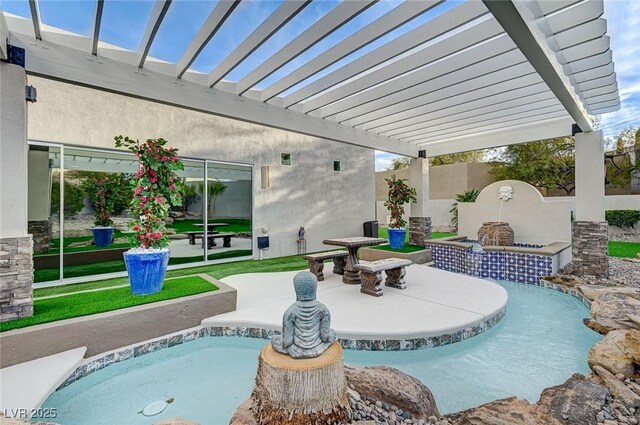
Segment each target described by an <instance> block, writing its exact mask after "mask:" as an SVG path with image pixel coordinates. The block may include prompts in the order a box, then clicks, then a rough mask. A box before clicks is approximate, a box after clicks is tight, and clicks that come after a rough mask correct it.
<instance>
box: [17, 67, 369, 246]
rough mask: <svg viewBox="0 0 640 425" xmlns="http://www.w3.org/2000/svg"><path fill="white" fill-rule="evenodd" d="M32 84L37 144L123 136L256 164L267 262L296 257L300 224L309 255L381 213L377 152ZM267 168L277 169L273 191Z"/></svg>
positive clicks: (88, 143) (93, 143) (48, 83)
mask: <svg viewBox="0 0 640 425" xmlns="http://www.w3.org/2000/svg"><path fill="white" fill-rule="evenodd" d="M29 84H32V85H34V86H35V87H36V88H37V90H38V102H37V103H35V104H32V105H30V109H29V127H28V134H29V138H30V139H31V140H40V141H48V142H58V143H65V144H70V145H79V146H85V147H100V148H113V137H114V136H115V135H118V134H122V135H128V136H130V137H134V138H140V139H146V138H156V137H163V138H165V139H167V140H169V142H170V144H171V145H172V146H175V147H177V148H179V150H180V154H181V155H182V156H185V157H193V158H203V159H210V160H221V161H230V162H241V163H247V164H252V165H254V169H253V194H254V223H253V232H254V240H255V236H257V235H259V234H261V229H262V228H266V229H268V233H269V236H270V241H271V248H270V250H269V251H268V252H267V253H266V255H265V256H266V257H275V256H280V255H289V254H295V253H296V238H297V231H298V228H299V226H305V228H306V238H307V251H317V250H322V249H328V248H329V247H327V246H325V245H323V244H322V240H323V239H325V238H328V237H341V236H356V235H361V234H362V222H364V221H367V220H372V219H373V218H374V216H375V185H374V151H373V150H369V149H365V148H361V147H355V146H350V145H346V144H342V143H337V142H332V141H327V140H322V139H318V138H315V137H310V136H305V135H301V134H296V133H292V132H288V131H282V130H278V129H272V128H267V127H264V126H259V125H254V124H250V123H245V122H241V121H237V120H232V119H228V118H224V117H217V116H213V115H208V114H204V113H201V112H197V111H191V110H186V109H180V108H176V107H173V106H168V105H164V104H159V103H152V102H148V101H144V100H140V99H136V98H131V97H125V96H122V95H117V94H113V93H108V92H104V91H98V90H94V89H89V88H85V87H80V86H75V85H70V84H65V83H61V82H57V81H53V80H47V79H43V78H38V77H33V76H31V77H29ZM211 101H212V102H215V101H216V99H215V98H214V97H213V96H212V98H211ZM281 152H286V153H291V154H292V162H293V164H292V165H291V166H283V165H280V153H281ZM334 160H339V161H341V165H342V171H341V172H334V171H333V161H334ZM262 165H268V166H270V183H271V184H270V187H269V188H267V189H261V188H260V166H262ZM254 252H255V247H254Z"/></svg>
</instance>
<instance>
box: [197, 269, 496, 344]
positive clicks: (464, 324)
mask: <svg viewBox="0 0 640 425" xmlns="http://www.w3.org/2000/svg"><path fill="white" fill-rule="evenodd" d="M296 273H298V272H295V271H293V272H281V273H252V274H241V275H235V276H230V277H227V278H225V279H223V280H222V281H223V282H224V283H226V284H227V285H229V286H231V287H233V288H235V289H236V290H237V291H238V301H237V309H236V311H234V312H231V313H227V314H222V315H218V316H214V317H210V318H207V319H205V320H203V321H202V325H203V326H229V327H261V328H265V329H274V330H276V329H280V328H281V326H282V313H283V312H284V311H285V310H286V309H287V307H288V306H289V305H291V303H293V301H294V300H295V294H294V291H293V285H292V281H293V276H294V275H295V274H296ZM406 280H407V289H405V290H400V289H395V288H390V287H387V286H384V287H383V290H384V295H383V296H382V297H372V296H368V295H365V294H362V293H360V286H358V285H346V284H344V283H342V276H339V275H335V274H333V273H331V272H328V273H325V280H324V281H323V282H319V283H318V300H320V301H321V302H323V303H325V304H326V305H327V306H328V307H329V309H330V310H331V314H332V322H331V326H332V328H333V329H335V331H336V333H337V335H338V337H340V338H354V339H356V338H357V339H367V338H370V339H383V340H393V339H396V340H397V339H406V338H420V337H433V336H440V335H443V334H450V333H453V332H456V331H459V330H464V329H467V328H470V327H472V326H474V325H477V324H479V323H482V322H484V321H485V320H487V319H489V318H490V317H492V316H494V315H496V314H498V313H499V312H500V311H501V310H502V309H503V308H504V307H505V306H506V304H507V292H506V291H505V290H504V289H503V288H502V287H501V286H499V285H497V284H495V283H492V282H489V281H486V280H481V279H477V278H474V277H470V276H463V275H458V274H453V273H449V272H446V271H443V270H438V269H435V268H432V267H427V266H423V265H417V264H416V265H412V266H410V267H407V275H406Z"/></svg>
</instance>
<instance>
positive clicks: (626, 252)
mask: <svg viewBox="0 0 640 425" xmlns="http://www.w3.org/2000/svg"><path fill="white" fill-rule="evenodd" d="M639 252H640V242H617V241H611V242H609V255H610V256H611V257H627V258H635V257H636V256H637V255H638V253H639Z"/></svg>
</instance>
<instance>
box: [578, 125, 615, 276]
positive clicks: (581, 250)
mask: <svg viewBox="0 0 640 425" xmlns="http://www.w3.org/2000/svg"><path fill="white" fill-rule="evenodd" d="M604 177H605V165H604V139H603V137H602V131H590V132H587V133H578V134H576V195H575V202H576V212H575V222H574V223H573V228H572V241H573V248H572V254H573V273H574V274H575V275H577V276H595V277H607V276H609V257H608V243H609V225H608V224H607V222H606V221H605V219H604V196H605V187H604Z"/></svg>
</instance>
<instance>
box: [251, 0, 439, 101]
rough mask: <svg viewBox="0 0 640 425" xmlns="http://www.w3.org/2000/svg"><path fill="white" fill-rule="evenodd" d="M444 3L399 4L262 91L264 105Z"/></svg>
mask: <svg viewBox="0 0 640 425" xmlns="http://www.w3.org/2000/svg"><path fill="white" fill-rule="evenodd" d="M443 1H444V0H422V1H406V2H404V3H402V4H400V5H399V6H397V7H395V8H393V9H392V10H391V11H389V12H388V13H386V14H385V15H383V16H382V17H380V18H378V19H376V20H375V21H373V22H371V23H370V24H368V25H367V26H365V27H364V28H362V29H360V30H359V31H357V32H355V33H354V34H352V35H350V36H349V37H347V38H346V39H344V40H342V41H341V42H340V43H338V44H337V45H335V46H333V47H332V48H330V49H329V50H327V51H325V52H323V53H322V54H320V55H318V56H316V57H315V58H313V59H312V60H310V61H309V62H307V63H306V64H304V65H303V66H301V67H300V68H298V69H296V70H295V71H293V72H292V73H290V74H289V75H287V76H286V77H284V78H282V79H280V80H279V81H276V82H275V83H273V84H272V85H271V86H269V87H267V88H266V89H265V90H263V92H262V100H263V101H265V102H266V101H268V100H270V99H272V98H274V97H275V96H277V95H279V94H280V93H282V92H284V91H285V90H288V89H289V88H291V87H293V86H295V85H296V84H298V83H299V82H301V81H303V80H305V79H307V78H309V77H310V76H312V75H314V74H316V73H318V72H320V71H322V70H323V69H325V68H327V67H329V66H331V65H333V64H334V63H336V62H337V61H339V60H340V59H342V58H344V57H345V56H347V55H349V54H351V53H353V52H355V51H356V50H358V49H360V48H362V47H364V46H366V45H368V44H369V43H372V42H373V41H375V40H377V39H379V38H380V37H382V36H384V35H385V34H388V33H389V32H391V31H393V30H395V29H396V28H398V27H399V26H401V25H403V24H405V23H406V22H408V21H410V20H411V19H413V18H415V17H416V16H418V15H420V14H422V13H424V12H426V11H428V10H430V9H432V8H433V7H435V6H437V5H439V4H440V3H442V2H443Z"/></svg>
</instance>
